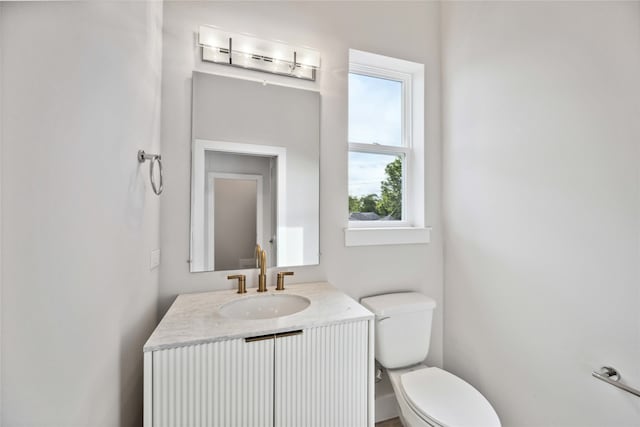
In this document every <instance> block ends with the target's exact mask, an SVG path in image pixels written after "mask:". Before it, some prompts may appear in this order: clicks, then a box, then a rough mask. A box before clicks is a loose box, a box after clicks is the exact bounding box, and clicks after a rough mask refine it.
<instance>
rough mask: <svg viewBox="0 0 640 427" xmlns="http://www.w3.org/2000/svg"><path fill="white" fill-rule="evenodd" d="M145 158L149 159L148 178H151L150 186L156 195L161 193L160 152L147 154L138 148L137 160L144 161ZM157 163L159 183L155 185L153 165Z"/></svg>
mask: <svg viewBox="0 0 640 427" xmlns="http://www.w3.org/2000/svg"><path fill="white" fill-rule="evenodd" d="M146 160H151V166H150V167H149V179H150V180H151V188H153V192H154V193H156V195H158V196H159V195H160V194H161V193H162V156H160V154H147V153H145V152H144V150H138V161H139V162H140V163H144V162H145V161H146ZM156 163H158V172H159V175H160V183H159V185H156V182H155V180H154V178H153V177H154V173H153V170H154V166H155V164H156Z"/></svg>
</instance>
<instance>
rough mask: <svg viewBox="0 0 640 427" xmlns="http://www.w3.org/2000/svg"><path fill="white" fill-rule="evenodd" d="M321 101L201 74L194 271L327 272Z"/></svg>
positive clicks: (196, 108) (196, 112) (196, 92)
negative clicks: (260, 257)
mask: <svg viewBox="0 0 640 427" xmlns="http://www.w3.org/2000/svg"><path fill="white" fill-rule="evenodd" d="M319 102H320V97H319V94H318V93H317V92H314V91H307V90H302V89H294V88H290V87H283V86H274V85H266V86H265V85H263V84H261V83H258V82H253V81H248V80H242V79H235V78H230V77H223V76H217V75H211V74H205V73H199V72H194V73H193V110H192V114H193V116H192V119H193V121H192V132H193V142H192V167H191V171H192V177H191V178H192V179H191V181H192V183H191V199H192V200H191V271H192V272H198V271H213V270H216V271H221V270H238V269H245V268H255V266H256V258H255V254H256V252H255V249H256V245H260V246H261V247H262V248H263V249H264V250H265V251H266V255H267V266H268V267H276V266H277V267H285V266H287V267H289V266H299V265H313V264H318V262H319V114H320V112H319Z"/></svg>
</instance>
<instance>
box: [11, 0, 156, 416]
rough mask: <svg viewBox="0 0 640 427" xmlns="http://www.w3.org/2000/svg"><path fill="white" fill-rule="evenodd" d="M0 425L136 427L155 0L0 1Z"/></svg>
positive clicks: (152, 277) (149, 295)
mask: <svg viewBox="0 0 640 427" xmlns="http://www.w3.org/2000/svg"><path fill="white" fill-rule="evenodd" d="M1 7H2V18H1V21H0V25H1V28H2V30H1V31H2V34H1V37H0V40H1V45H2V46H1V49H2V54H3V57H4V63H3V69H2V99H3V104H4V111H3V118H2V131H3V141H2V142H3V147H2V148H3V156H2V165H1V169H2V220H3V221H2V253H3V259H2V264H3V265H2V286H3V287H2V294H3V300H2V402H3V411H2V422H3V424H4V425H6V426H36V425H37V426H70V427H71V426H83V427H84V426H92V427H93V426H114V425H122V426H125V425H131V426H134V425H141V415H142V345H143V343H144V341H145V340H146V338H147V337H148V335H149V334H150V333H151V330H152V329H153V327H154V326H155V323H156V318H157V297H158V272H157V270H155V271H150V268H149V262H150V261H149V254H150V251H151V250H152V249H155V248H157V247H158V246H159V236H158V234H159V199H158V198H157V197H156V196H155V195H153V194H152V191H151V189H150V185H149V182H148V179H149V178H148V167H149V165H148V163H147V164H144V165H141V166H140V165H138V163H137V160H136V153H137V150H138V149H139V148H143V149H145V150H147V151H149V152H155V151H158V150H159V148H160V141H159V131H160V124H159V120H160V83H161V68H160V67H161V53H162V46H161V41H162V38H161V37H162V33H161V25H162V4H161V3H102V2H90V3H74V2H64V3H3V4H2V5H1Z"/></svg>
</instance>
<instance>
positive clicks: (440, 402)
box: [399, 368, 500, 427]
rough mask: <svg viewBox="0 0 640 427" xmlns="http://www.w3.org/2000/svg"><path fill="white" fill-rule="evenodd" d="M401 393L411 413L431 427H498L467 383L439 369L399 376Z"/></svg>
mask: <svg viewBox="0 0 640 427" xmlns="http://www.w3.org/2000/svg"><path fill="white" fill-rule="evenodd" d="M399 382H400V389H401V391H402V395H403V397H404V399H405V400H406V402H407V403H408V405H409V406H410V407H411V409H412V410H413V411H414V412H415V413H416V415H418V416H419V417H420V418H422V419H423V420H424V421H426V422H427V423H429V424H431V425H436V426H442V427H464V426H469V427H471V426H473V427H478V426H482V427H494V426H495V427H499V426H500V419H499V418H498V415H497V414H496V412H495V410H494V409H493V407H492V406H491V404H490V403H489V402H488V401H487V399H485V397H484V396H483V395H482V394H480V392H479V391H478V390H476V389H475V388H473V386H471V385H470V384H469V383H467V382H465V381H464V380H462V379H461V378H458V377H456V376H455V375H453V374H450V373H449V372H446V371H443V370H442V369H439V368H421V369H416V370H412V371H409V372H405V373H403V374H402V375H400V381H399Z"/></svg>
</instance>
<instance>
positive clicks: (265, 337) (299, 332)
mask: <svg viewBox="0 0 640 427" xmlns="http://www.w3.org/2000/svg"><path fill="white" fill-rule="evenodd" d="M302 333H303V330H302V329H299V330H297V331H287V332H280V333H278V334H268V335H258V336H257V337H248V338H245V339H244V342H256V341H265V340H272V339H275V338H285V337H292V336H294V335H302Z"/></svg>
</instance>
